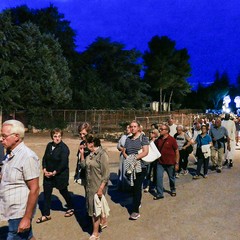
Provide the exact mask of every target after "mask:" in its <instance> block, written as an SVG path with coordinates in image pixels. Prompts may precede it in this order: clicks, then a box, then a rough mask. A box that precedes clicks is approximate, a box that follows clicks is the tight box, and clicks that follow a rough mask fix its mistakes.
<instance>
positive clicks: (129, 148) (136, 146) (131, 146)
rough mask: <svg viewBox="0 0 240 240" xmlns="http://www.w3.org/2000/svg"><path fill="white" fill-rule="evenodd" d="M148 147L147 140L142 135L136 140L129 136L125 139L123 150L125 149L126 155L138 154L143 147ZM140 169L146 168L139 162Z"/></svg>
mask: <svg viewBox="0 0 240 240" xmlns="http://www.w3.org/2000/svg"><path fill="white" fill-rule="evenodd" d="M146 145H149V141H148V138H147V137H146V136H145V135H144V134H142V135H140V136H139V137H138V138H136V139H134V138H133V136H129V137H127V139H126V142H125V145H124V148H125V149H126V154H127V155H131V154H138V151H139V150H140V149H142V147H143V146H146ZM141 166H142V168H146V166H145V163H144V162H143V161H142V160H141Z"/></svg>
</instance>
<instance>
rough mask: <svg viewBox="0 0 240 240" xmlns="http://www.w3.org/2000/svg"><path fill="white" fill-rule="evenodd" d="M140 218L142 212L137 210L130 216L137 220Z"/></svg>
mask: <svg viewBox="0 0 240 240" xmlns="http://www.w3.org/2000/svg"><path fill="white" fill-rule="evenodd" d="M138 218H140V214H139V213H136V212H133V213H132V214H131V215H130V217H129V219H131V220H137V219H138Z"/></svg>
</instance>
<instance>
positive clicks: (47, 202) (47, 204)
mask: <svg viewBox="0 0 240 240" xmlns="http://www.w3.org/2000/svg"><path fill="white" fill-rule="evenodd" d="M53 188H54V186H53V182H52V181H44V184H43V192H44V205H43V215H44V216H49V215H50V209H51V196H52V191H53ZM59 192H60V194H61V195H62V196H63V198H64V199H65V201H66V203H67V208H68V209H73V203H72V198H71V195H70V193H69V191H68V188H67V187H65V188H63V189H59Z"/></svg>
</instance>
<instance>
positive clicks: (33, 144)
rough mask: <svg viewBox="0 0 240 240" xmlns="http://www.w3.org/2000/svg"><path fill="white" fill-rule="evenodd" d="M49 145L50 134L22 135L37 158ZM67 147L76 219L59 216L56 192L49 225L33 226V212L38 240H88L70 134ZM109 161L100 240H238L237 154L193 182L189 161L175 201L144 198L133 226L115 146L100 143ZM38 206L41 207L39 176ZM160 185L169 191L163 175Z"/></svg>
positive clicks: (1, 231)
mask: <svg viewBox="0 0 240 240" xmlns="http://www.w3.org/2000/svg"><path fill="white" fill-rule="evenodd" d="M49 141H50V137H49V134H47V133H46V134H34V135H33V134H27V135H26V138H25V143H26V145H28V146H29V147H30V148H31V149H32V150H34V151H35V152H36V153H37V154H38V156H39V158H40V159H41V158H42V156H43V153H44V150H45V147H46V144H47V143H48V142H49ZM63 141H64V142H65V143H66V144H67V145H68V146H69V148H70V151H71V154H70V185H69V190H70V191H71V192H72V193H73V195H72V196H73V199H74V204H75V209H76V212H75V216H73V217H70V218H65V217H64V207H65V206H64V204H65V202H64V200H63V199H62V197H61V196H60V194H59V193H58V191H57V190H54V192H53V198H52V212H51V216H52V220H51V221H48V222H45V223H42V224H36V223H35V220H36V218H37V217H38V216H40V215H41V212H40V210H39V208H38V210H37V213H36V216H35V218H34V221H33V231H34V235H35V237H36V239H38V240H55V239H56V240H59V239H60V240H62V239H64V240H65V239H66V240H68V239H69V240H85V239H86V240H87V239H88V238H89V236H90V233H91V219H89V218H88V217H87V215H86V209H85V200H84V189H83V187H82V186H80V185H78V184H76V183H74V182H73V175H74V170H75V165H76V151H77V148H78V143H79V140H78V138H77V137H73V136H72V135H71V134H70V133H68V134H65V135H64V136H63ZM102 145H103V146H104V147H105V148H106V149H107V151H108V153H109V157H110V169H111V178H110V183H109V190H108V194H107V200H108V202H109V205H110V208H111V212H110V217H109V219H108V227H107V228H106V229H104V230H103V232H102V233H101V239H102V240H103V239H105V240H122V239H128V240H153V239H158V240H202V239H206V240H239V239H240V232H239V228H240V217H239V215H240V184H239V183H240V159H239V152H240V151H239V150H240V148H238V149H237V150H236V154H235V159H234V167H233V168H232V169H228V168H224V169H223V172H222V173H220V174H219V173H216V172H211V171H209V175H208V176H209V177H208V178H207V179H203V178H202V179H199V180H196V181H193V180H192V175H191V174H193V173H194V171H195V169H196V166H195V165H194V164H193V162H194V161H193V159H192V158H190V162H189V171H190V173H191V174H188V175H187V176H181V177H180V178H179V179H177V180H176V181H177V182H176V186H177V197H176V198H173V197H171V196H170V195H169V194H168V193H165V198H164V199H162V200H159V201H154V200H153V196H152V195H151V194H150V193H143V198H142V207H141V211H140V213H141V217H140V218H139V219H138V220H137V221H130V220H128V217H129V213H128V209H129V206H130V204H131V195H130V194H128V193H122V192H119V191H117V188H116V177H117V172H118V159H119V153H118V151H117V150H116V143H112V142H105V141H103V142H102ZM40 184H41V190H40V191H41V194H40V196H39V207H41V206H42V201H43V197H42V177H41V179H40ZM164 186H165V188H166V189H169V184H168V179H167V177H166V176H165V178H164ZM6 231H7V223H6V222H1V223H0V239H1V240H4V239H6V238H5V234H6Z"/></svg>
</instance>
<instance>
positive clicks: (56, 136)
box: [53, 135, 62, 138]
mask: <svg viewBox="0 0 240 240" xmlns="http://www.w3.org/2000/svg"><path fill="white" fill-rule="evenodd" d="M61 137H62V135H53V138H61Z"/></svg>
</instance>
